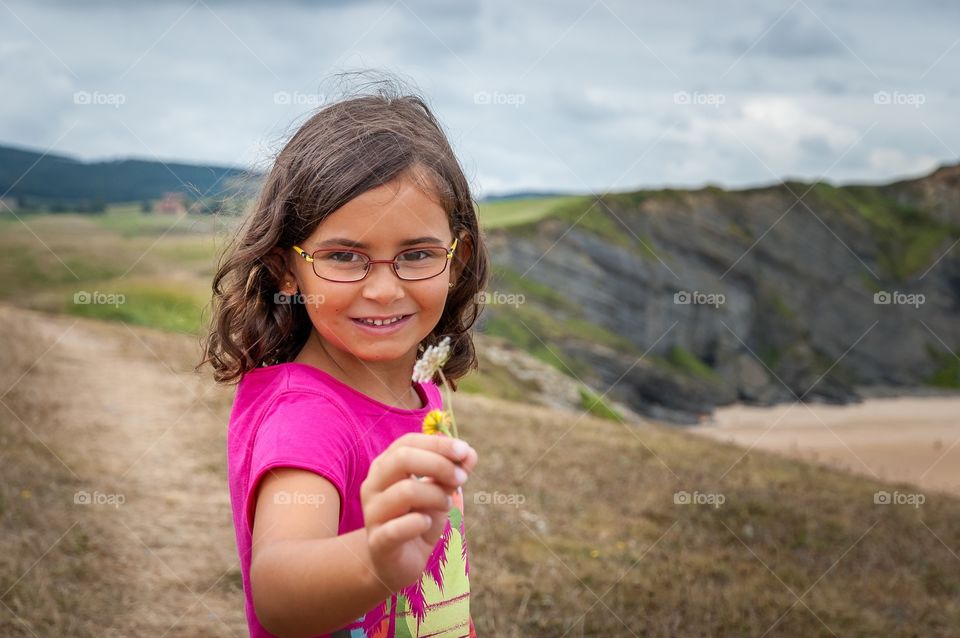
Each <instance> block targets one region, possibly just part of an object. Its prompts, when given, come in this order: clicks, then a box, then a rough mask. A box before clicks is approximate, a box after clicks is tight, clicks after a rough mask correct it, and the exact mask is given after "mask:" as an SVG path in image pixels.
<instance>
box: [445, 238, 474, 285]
mask: <svg viewBox="0 0 960 638" xmlns="http://www.w3.org/2000/svg"><path fill="white" fill-rule="evenodd" d="M459 238H460V241H458V242H457V248H456V250H454V251H453V260H452V262H453V263H451V264H450V280H451V281H453V282H457V281H459V279H460V275H461V273H463V269H464V268H466V266H467V264H468V263H469V262H470V257H471V256H472V255H473V241H472V239H471V238H470V233H469V232H467V231H463V232H462V233H460V235H459Z"/></svg>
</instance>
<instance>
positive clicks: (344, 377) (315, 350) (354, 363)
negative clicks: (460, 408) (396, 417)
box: [294, 330, 422, 409]
mask: <svg viewBox="0 0 960 638" xmlns="http://www.w3.org/2000/svg"><path fill="white" fill-rule="evenodd" d="M416 360H417V350H416V348H414V349H413V350H411V352H410V353H408V354H407V355H404V356H403V357H400V358H399V359H393V360H390V361H362V360H360V359H359V358H357V357H356V356H354V355H352V354H350V353H348V352H344V351H342V350H338V349H337V348H334V347H332V346H330V345H329V344H327V343H326V342H324V341H323V340H322V339H321V338H320V337H319V335H317V333H316V331H315V330H314V331H311V333H310V337H309V338H308V339H307V342H306V343H305V344H304V346H303V348H301V350H300V352H299V353H298V354H297V357H296V358H295V359H294V361H295V362H296V363H304V364H307V365H312V366H314V367H316V368H320V369H321V370H323V371H324V372H326V373H328V374H330V375H331V376H332V377H334V378H336V379H337V380H338V381H341V382H343V383H345V384H347V385H349V386H350V387H352V388H354V389H355V390H357V391H359V392H362V393H363V394H366V395H367V396H369V397H370V398H372V399H375V400H377V401H380V402H381V403H386V404H387V405H392V406H394V407H398V408H404V409H417V408H420V407H422V406H421V403H422V402H421V400H420V396H419V395H418V394H417V391H416V389H415V388H414V387H413V381H412V379H411V376H412V374H413V365H414V363H416Z"/></svg>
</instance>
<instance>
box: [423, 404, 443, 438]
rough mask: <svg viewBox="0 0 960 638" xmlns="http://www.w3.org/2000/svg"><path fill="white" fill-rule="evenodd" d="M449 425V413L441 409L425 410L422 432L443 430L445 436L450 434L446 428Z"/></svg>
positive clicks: (431, 432)
mask: <svg viewBox="0 0 960 638" xmlns="http://www.w3.org/2000/svg"><path fill="white" fill-rule="evenodd" d="M449 425H450V415H449V414H447V413H446V412H444V411H443V410H430V411H429V412H427V416H425V417H423V433H424V434H436V433H437V432H443V433H444V434H446V435H447V436H450V430H449V429H448V427H449Z"/></svg>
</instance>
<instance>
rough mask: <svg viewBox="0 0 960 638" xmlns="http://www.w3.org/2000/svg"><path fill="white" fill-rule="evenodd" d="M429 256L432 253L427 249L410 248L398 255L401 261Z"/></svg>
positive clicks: (421, 259) (427, 257) (428, 257)
mask: <svg viewBox="0 0 960 638" xmlns="http://www.w3.org/2000/svg"><path fill="white" fill-rule="evenodd" d="M430 257H432V255H431V251H429V250H410V251H407V252H405V253H403V254H402V255H400V259H401V260H402V261H423V260H424V259H430Z"/></svg>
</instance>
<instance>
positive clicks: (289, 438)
mask: <svg viewBox="0 0 960 638" xmlns="http://www.w3.org/2000/svg"><path fill="white" fill-rule="evenodd" d="M356 444H357V437H356V436H354V427H353V424H352V422H351V421H350V419H348V418H347V416H346V414H344V412H343V410H342V409H341V408H340V407H339V406H338V405H337V404H336V403H334V402H333V401H332V400H331V399H329V398H327V397H324V396H323V395H320V394H314V393H295V392H286V393H283V394H281V395H279V396H278V397H277V398H276V399H274V401H273V403H272V404H271V405H270V406H269V407H267V409H266V411H265V412H264V415H263V417H262V419H261V421H260V427H259V428H258V430H257V435H256V438H255V440H254V443H253V448H252V450H251V452H252V453H251V457H250V481H249V484H248V485H249V486H248V488H247V493H246V495H245V496H244V512H245V513H246V522H247V529H249V530H250V531H251V532H252V531H253V519H254V514H255V513H256V506H257V503H256V494H257V488H258V486H259V485H260V481H261V479H262V478H263V477H264V475H265V474H266V473H267V472H269V471H270V470H273V469H275V468H278V467H294V468H299V469H303V470H308V471H310V472H314V473H316V474H319V475H320V476H322V477H323V478H325V479H327V480H328V481H330V482H331V483H332V484H333V485H334V487H336V488H337V492H338V493H339V495H340V519H341V520H342V519H343V508H344V505H345V503H346V501H345V495H346V492H347V483H348V479H349V477H350V475H351V474H350V473H351V471H352V469H353V467H354V461H355V459H356V455H357V449H356Z"/></svg>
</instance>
